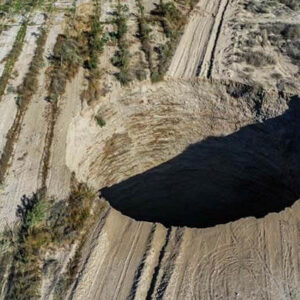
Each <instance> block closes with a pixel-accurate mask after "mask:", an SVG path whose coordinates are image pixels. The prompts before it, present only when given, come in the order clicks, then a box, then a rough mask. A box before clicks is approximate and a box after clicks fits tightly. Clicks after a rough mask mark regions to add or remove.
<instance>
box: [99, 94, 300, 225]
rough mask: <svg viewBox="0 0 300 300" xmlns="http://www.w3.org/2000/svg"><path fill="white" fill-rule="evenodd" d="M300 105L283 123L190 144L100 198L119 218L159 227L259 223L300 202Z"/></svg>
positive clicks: (291, 107) (276, 121)
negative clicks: (247, 219)
mask: <svg viewBox="0 0 300 300" xmlns="http://www.w3.org/2000/svg"><path fill="white" fill-rule="evenodd" d="M299 158H300V101H299V98H298V97H294V98H293V100H291V101H290V103H289V109H288V110H287V111H285V112H284V113H283V114H282V115H280V116H278V117H275V118H272V119H267V120H265V121H264V122H261V123H256V124H252V125H249V126H245V127H243V128H240V129H239V130H238V131H236V132H234V133H233V134H230V135H227V136H221V137H213V136H211V137H209V138H207V139H205V140H202V141H199V142H198V143H195V144H192V145H190V146H189V147H187V148H186V149H185V151H183V152H182V153H181V154H179V155H178V156H176V157H174V158H173V159H171V160H169V161H167V162H165V163H163V164H161V165H159V166H157V167H155V168H152V169H150V170H147V171H146V172H144V173H142V174H139V175H136V176H134V177H131V178H129V179H127V180H125V181H123V182H120V183H118V184H115V185H113V186H111V187H106V188H103V189H101V191H100V192H101V194H102V196H104V197H105V198H106V199H107V200H108V201H109V202H110V204H111V205H112V206H113V207H114V208H115V209H117V210H119V211H121V212H122V213H123V214H125V215H127V216H130V217H132V218H134V219H136V220H139V221H150V222H160V223H162V224H164V225H165V226H188V227H210V226H214V225H217V224H224V223H227V222H230V221H235V220H238V219H240V218H243V217H248V216H254V217H258V218H260V217H264V216H265V215H267V214H268V213H271V212H279V211H281V210H283V209H284V208H286V207H288V206H291V205H292V204H293V203H294V202H295V201H296V200H298V199H299V198H300V159H299Z"/></svg>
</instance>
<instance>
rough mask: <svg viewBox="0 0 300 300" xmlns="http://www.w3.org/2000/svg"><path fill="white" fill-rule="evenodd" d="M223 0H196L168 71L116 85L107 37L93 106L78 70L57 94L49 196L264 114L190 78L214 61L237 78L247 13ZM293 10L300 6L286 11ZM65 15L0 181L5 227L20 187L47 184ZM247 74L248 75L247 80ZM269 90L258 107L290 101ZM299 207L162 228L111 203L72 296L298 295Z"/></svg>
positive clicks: (22, 67)
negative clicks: (239, 37) (49, 98)
mask: <svg viewBox="0 0 300 300" xmlns="http://www.w3.org/2000/svg"><path fill="white" fill-rule="evenodd" d="M154 2H156V3H157V1H147V3H145V1H144V3H145V6H146V11H149V10H150V9H152V8H153V7H154V5H153V3H154ZM89 3H90V2H88V1H86V0H79V1H77V2H76V3H75V5H76V7H77V8H78V9H80V8H83V7H84V5H89ZM56 4H57V6H59V7H60V8H62V9H63V8H64V7H66V6H67V7H69V6H71V5H73V4H74V3H73V1H71V0H70V1H58V2H57V3H56ZM116 4H117V1H109V0H102V1H101V9H102V16H101V21H108V20H110V19H111V13H112V12H113V9H114V7H115V5H116ZM127 4H128V5H129V7H130V9H131V12H132V15H131V17H130V20H129V24H130V31H129V34H128V35H129V36H128V39H129V40H130V41H132V44H131V46H130V47H131V48H130V51H131V52H132V54H135V53H136V52H138V51H139V49H138V48H139V44H138V41H137V40H136V38H135V37H134V33H135V31H136V26H135V25H134V20H135V16H134V14H135V13H136V7H135V1H133V0H130V1H127ZM226 4H227V2H226V0H213V1H205V0H201V1H200V2H199V3H198V5H197V7H196V8H195V10H194V11H193V12H192V14H191V16H190V22H189V23H188V24H187V26H186V29H185V32H184V35H183V37H182V39H181V41H180V44H179V46H178V49H177V51H176V53H175V56H174V58H173V60H172V63H171V66H170V69H169V72H168V80H167V81H166V82H161V83H157V84H153V85H151V84H149V83H145V84H142V85H136V86H134V85H132V86H130V87H128V88H123V89H120V84H119V83H118V82H117V80H116V79H115V77H114V72H116V71H118V70H117V69H116V68H115V67H113V66H112V65H111V63H110V59H111V57H112V56H113V54H114V52H115V51H116V46H115V45H113V44H109V45H107V46H106V47H105V50H104V52H103V54H102V56H101V59H100V69H101V70H103V73H104V75H103V77H102V79H101V82H102V87H104V88H106V89H107V91H108V94H107V96H106V97H102V98H101V99H100V100H99V102H98V103H96V104H95V105H93V106H92V107H87V105H86V103H84V101H83V103H81V99H80V95H81V92H82V90H83V89H84V88H86V79H85V78H84V75H85V74H84V71H83V70H80V72H79V73H78V74H77V75H76V76H75V77H74V78H73V79H72V80H71V81H70V82H69V83H68V84H67V87H66V92H65V94H64V95H63V96H62V97H61V99H60V100H59V103H58V108H59V113H58V116H57V119H56V123H55V125H54V136H53V141H52V148H51V150H50V154H51V156H50V163H49V170H48V177H47V180H46V185H47V188H48V193H49V195H50V196H53V197H55V198H57V199H63V198H65V197H67V195H68V193H69V188H70V177H71V172H72V171H74V172H75V173H76V178H77V179H78V180H80V181H83V182H85V183H88V185H89V186H92V187H94V188H95V189H99V188H102V187H105V186H111V185H113V184H116V183H119V182H121V181H123V180H126V179H128V178H129V177H132V176H134V175H136V174H140V173H142V172H144V171H145V170H149V169H150V168H153V167H155V166H158V165H160V164H162V163H164V162H166V161H168V160H170V159H172V158H174V157H175V156H176V155H178V154H179V153H181V152H182V151H184V150H185V149H186V147H188V146H189V145H190V144H192V143H195V142H197V141H199V140H203V139H205V138H206V137H208V136H211V135H213V136H221V135H224V136H226V135H229V134H231V133H233V132H235V131H236V130H238V129H239V128H240V127H243V126H246V125H249V124H252V123H255V122H260V121H261V119H259V118H258V111H257V105H256V104H257V103H254V101H253V99H242V100H240V99H239V100H237V98H235V97H233V96H230V95H229V94H228V93H227V91H226V89H225V87H224V86H223V85H222V84H221V83H220V82H218V81H213V82H212V83H211V82H210V81H207V80H204V79H201V80H191V78H193V77H196V76H197V75H199V76H201V77H207V76H208V74H209V72H210V71H212V77H216V78H219V77H221V78H224V77H226V78H233V79H241V78H242V77H241V76H240V75H241V74H240V69H242V68H244V65H239V66H237V65H235V64H232V65H230V66H229V67H228V66H227V65H225V62H226V59H227V55H228V53H231V52H232V51H233V49H235V48H234V45H233V46H232V45H231V42H232V41H231V37H232V36H233V34H235V33H236V32H234V31H233V29H232V28H231V27H230V26H229V23H230V21H232V19H233V17H234V16H235V15H237V14H239V13H241V11H240V7H238V6H237V1H235V0H233V1H230V2H229V5H228V7H227V9H226V11H225V6H226ZM83 11H84V9H82V11H81V12H83ZM241 18H245V19H246V20H248V22H250V21H251V18H253V15H244V14H242V15H241ZM247 18H248V19H247ZM272 18H273V19H272ZM281 18H283V17H281ZM269 19H272V20H273V21H274V17H273V16H268V17H266V16H264V17H263V18H262V19H260V21H268V22H269ZM285 19H286V18H285ZM298 19H299V16H298V15H295V16H294V19H293V20H290V22H298ZM63 20H64V13H63V12H62V13H60V14H58V15H57V16H56V17H55V19H54V20H52V22H51V25H50V28H49V33H48V39H47V43H46V48H45V53H44V57H45V65H44V66H43V67H42V69H41V74H40V76H39V88H38V90H37V91H36V93H35V95H34V96H33V98H32V99H31V102H30V104H29V107H28V109H27V111H26V113H25V116H24V118H23V120H21V121H22V128H21V131H20V133H19V135H18V140H17V143H16V144H15V147H14V151H13V153H12V156H11V161H10V166H9V168H8V170H7V173H6V177H5V181H4V185H3V186H1V187H0V208H1V209H0V228H4V224H6V223H8V224H12V223H13V222H14V220H15V219H16V218H15V210H16V207H17V205H18V204H19V203H20V198H21V196H22V195H23V194H27V195H30V194H31V193H33V192H35V191H36V190H37V189H38V188H39V187H40V186H41V181H42V176H41V170H42V165H43V154H44V150H45V149H44V145H45V138H46V135H47V130H48V128H49V112H50V107H49V103H47V102H46V101H44V98H45V96H46V95H47V91H46V74H45V71H46V69H47V67H48V62H47V59H46V58H47V57H48V56H49V55H50V54H51V53H52V50H53V47H54V45H55V42H56V38H57V36H58V34H59V33H62V32H63ZM221 22H222V23H221ZM255 22H257V19H255ZM220 24H222V28H221V30H220V32H219V25H220ZM105 30H107V31H111V30H112V26H111V25H105ZM17 32H18V26H11V27H9V29H8V30H7V31H4V32H2V34H1V36H0V50H1V51H0V71H1V70H2V71H3V66H4V63H5V62H4V61H3V58H5V56H6V55H7V54H8V53H9V51H10V49H11V47H12V45H13V42H14V39H15V37H16V34H17ZM35 32H38V27H37V26H35V27H34V26H32V27H31V26H29V28H28V32H27V35H26V38H25V40H26V42H25V44H24V47H23V50H22V53H21V55H20V57H19V59H18V61H17V62H16V65H15V67H14V69H15V70H18V74H17V76H16V77H13V78H11V79H10V81H9V85H10V86H11V87H13V88H16V87H17V86H18V85H19V84H20V83H21V82H22V80H23V78H24V76H25V74H26V71H27V68H28V65H29V63H30V61H31V59H32V55H33V52H34V47H35V41H36V37H35V36H34V35H32V33H35ZM243 34H244V33H243ZM266 50H267V51H274V49H271V48H266ZM134 59H135V58H134ZM277 59H278V62H279V64H278V65H277V66H276V68H277V69H278V70H279V72H282V73H283V74H284V75H285V76H286V77H288V76H289V74H291V72H294V69H293V66H291V65H290V64H289V63H288V62H287V61H286V60H285V58H284V57H281V56H278V58H277ZM133 62H135V61H134V60H133ZM211 67H212V69H211ZM1 68H2V69H1ZM239 68H240V69H239ZM209 70H210V71H209ZM266 70H268V71H269V69H266ZM2 71H1V72H2ZM253 74H254V76H255V77H256V78H257V79H258V80H259V81H263V80H265V81H267V79H268V75H267V74H266V73H264V72H262V71H261V70H258V71H255V72H254V73H253ZM184 79H189V81H186V80H184ZM250 79H251V78H250ZM252 79H253V78H252ZM252 79H251V80H250V81H249V79H247V80H248V81H247V80H246V79H245V80H244V81H246V82H252ZM14 97H15V93H9V92H8V91H7V92H6V94H5V95H4V97H3V99H2V101H1V102H0V114H1V115H2V116H4V118H3V117H2V118H1V119H0V132H1V134H0V153H1V150H2V149H3V146H4V144H5V142H6V134H7V131H8V130H9V128H10V127H11V124H12V122H13V119H14V115H15V113H16V105H15V101H14ZM270 99H271V100H270V101H266V102H264V103H263V104H262V107H260V108H259V109H260V111H259V113H260V114H261V115H262V118H266V119H268V118H273V117H275V116H277V115H280V114H281V113H283V112H284V111H285V110H286V109H287V104H286V102H285V101H283V100H282V99H281V100H280V99H279V98H278V93H277V91H275V92H274V91H273V90H271V91H270ZM272 99H273V100H272ZM274 99H275V100H274ZM276 99H277V100H278V99H279V100H278V101H277V100H276ZM244 100H245V101H244ZM96 115H97V116H102V117H103V119H104V120H105V122H106V125H105V126H104V127H102V128H101V127H100V126H98V125H97V122H96V121H95V116H96ZM299 216H300V204H299V201H297V202H296V203H295V204H294V206H293V207H291V208H287V209H286V210H285V211H283V212H281V213H276V214H275V213H272V214H269V215H268V216H267V217H265V218H263V219H255V218H244V219H240V220H238V221H236V222H232V223H228V224H225V225H218V226H215V227H211V228H207V229H200V228H198V229H197V228H187V227H171V228H165V227H164V226H162V225H160V224H155V223H149V222H138V221H135V220H133V219H131V218H129V217H128V216H124V215H122V214H121V213H120V212H118V211H116V210H115V209H113V208H110V209H109V210H108V213H107V214H106V215H105V217H104V218H102V219H101V220H99V223H98V224H97V226H96V229H95V231H97V234H96V233H95V236H94V235H93V239H91V240H89V243H90V244H89V243H87V245H85V248H84V249H85V252H84V253H83V257H82V262H83V263H82V264H81V265H80V270H79V272H78V274H77V277H76V280H75V283H76V284H75V285H73V286H72V288H71V290H70V291H69V294H68V296H69V297H68V299H80V300H81V299H91V300H97V299H99V300H102V299H105V300H109V299H116V300H119V299H121V300H122V299H136V300H141V299H170V300H173V299H180V300H181V299H193V300H195V299H211V300H215V299H223V300H224V299H226V300H227V299H228V300H229V299H230V300H231V299H236V300H238V299H242V300H244V299H251V300H252V299H253V300H261V299H270V300H278V299H280V300H281V299H282V300H287V299H293V300H294V299H298V298H299V295H300V289H299V287H300V284H299V282H300V267H299V261H300V256H299V253H300V251H299V245H300V232H299V230H300V227H299V224H300V217H299ZM70 256H71V254H70V253H69V254H68V253H63V255H61V257H58V261H61V263H62V265H63V269H64V267H65V266H66V264H67V262H68V261H69V258H70ZM53 282H55V278H53V277H51V278H47V280H45V281H44V282H43V288H42V289H43V290H42V295H43V297H44V299H51V297H52V294H51V291H49V290H51V289H53V286H52V283H53ZM47 289H49V290H47Z"/></svg>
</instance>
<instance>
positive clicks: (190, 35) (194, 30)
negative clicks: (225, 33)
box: [167, 0, 226, 78]
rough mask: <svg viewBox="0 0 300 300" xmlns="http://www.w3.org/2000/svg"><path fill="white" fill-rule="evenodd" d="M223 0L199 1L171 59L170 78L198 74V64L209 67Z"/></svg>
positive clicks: (199, 66)
mask: <svg viewBox="0 0 300 300" xmlns="http://www.w3.org/2000/svg"><path fill="white" fill-rule="evenodd" d="M225 4H226V1H225V0H214V1H200V2H199V3H198V4H197V6H196V7H195V8H194V11H193V12H192V14H191V17H190V21H189V23H188V25H187V26H186V29H185V31H184V34H183V36H182V38H181V41H180V43H179V45H178V48H177V50H176V52H175V55H174V57H173V59H172V63H171V65H170V68H169V71H168V73H167V75H168V76H170V77H176V78H177V77H179V78H192V77H195V76H197V75H198V74H200V71H201V68H202V65H205V64H209V62H210V59H211V58H210V56H211V52H212V48H213V47H214V43H215V39H216V34H217V29H218V26H219V23H220V21H221V15H222V11H223V10H224V6H225Z"/></svg>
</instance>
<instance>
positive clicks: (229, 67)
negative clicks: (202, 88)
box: [201, 0, 300, 92]
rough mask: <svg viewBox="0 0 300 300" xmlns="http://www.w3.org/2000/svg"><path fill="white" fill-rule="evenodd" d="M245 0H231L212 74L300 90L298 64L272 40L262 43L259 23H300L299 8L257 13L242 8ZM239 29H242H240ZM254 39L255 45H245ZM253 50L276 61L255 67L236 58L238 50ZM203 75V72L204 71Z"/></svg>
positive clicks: (290, 89)
mask: <svg viewBox="0 0 300 300" xmlns="http://www.w3.org/2000/svg"><path fill="white" fill-rule="evenodd" d="M243 2H245V1H236V0H233V1H230V2H229V5H228V9H227V10H226V12H225V15H224V25H223V26H222V28H221V31H220V35H219V39H218V42H217V44H216V49H215V59H214V62H213V69H212V74H211V75H212V77H214V78H231V79H233V80H236V81H240V82H245V83H250V84H252V83H259V84H263V85H264V86H265V87H268V88H272V87H274V86H276V85H277V86H280V88H281V89H286V90H289V91H290V92H297V91H299V89H300V85H299V83H298V82H299V80H298V77H299V75H297V73H298V67H297V66H296V65H295V64H294V63H293V62H292V61H291V59H290V58H289V57H288V56H287V55H286V54H284V53H282V52H281V51H280V50H279V49H278V48H277V47H276V46H272V45H271V43H270V42H269V41H267V42H265V43H263V42H262V41H263V39H264V38H263V34H264V33H263V31H262V30H261V29H260V28H259V26H258V24H260V25H261V24H265V25H270V26H272V24H274V25H275V24H278V23H282V24H289V25H290V24H294V25H295V24H300V14H299V11H298V12H294V13H292V11H290V12H289V13H285V14H280V13H279V10H276V9H273V10H272V12H273V13H269V14H257V15H254V14H253V13H251V12H248V11H246V10H245V9H243ZM254 20H255V21H254ZM237 28H240V29H239V30H237ZM251 33H252V34H253V33H255V34H254V36H255V38H253V36H251ZM253 39H254V41H255V45H254V46H253V47H247V46H245V42H247V41H248V40H253ZM251 51H260V52H263V53H266V54H268V55H269V56H271V57H273V58H274V59H275V64H271V65H267V66H263V67H254V66H251V65H248V64H247V63H246V62H239V61H238V62H236V61H235V59H234V55H235V53H246V52H251ZM274 74H277V75H278V74H279V76H280V78H279V79H278V78H276V77H273V76H272V75H274ZM201 75H203V74H202V73H201Z"/></svg>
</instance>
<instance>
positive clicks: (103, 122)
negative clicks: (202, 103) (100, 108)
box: [95, 116, 106, 128]
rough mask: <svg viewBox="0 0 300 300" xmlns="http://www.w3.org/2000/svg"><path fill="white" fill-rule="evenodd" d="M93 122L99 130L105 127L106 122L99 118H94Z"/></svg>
mask: <svg viewBox="0 0 300 300" xmlns="http://www.w3.org/2000/svg"><path fill="white" fill-rule="evenodd" d="M95 120H96V122H97V124H98V125H99V126H100V127H101V128H102V127H104V126H105V125H106V122H105V121H104V119H103V118H102V117H101V116H96V117H95Z"/></svg>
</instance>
